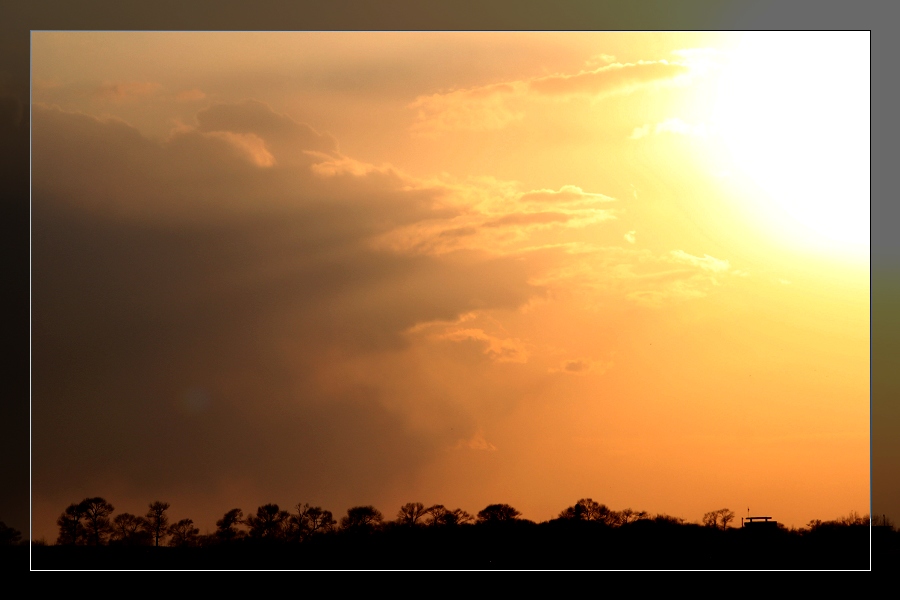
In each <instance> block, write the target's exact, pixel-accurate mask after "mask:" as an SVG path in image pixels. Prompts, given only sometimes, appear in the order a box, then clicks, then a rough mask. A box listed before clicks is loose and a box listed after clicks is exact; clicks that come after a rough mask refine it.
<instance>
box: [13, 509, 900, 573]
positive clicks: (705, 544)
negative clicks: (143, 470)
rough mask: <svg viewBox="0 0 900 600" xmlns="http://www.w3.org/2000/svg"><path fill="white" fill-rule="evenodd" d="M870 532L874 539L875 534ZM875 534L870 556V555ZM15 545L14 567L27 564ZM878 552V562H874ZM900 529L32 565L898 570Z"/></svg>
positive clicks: (539, 528) (121, 556) (101, 556)
mask: <svg viewBox="0 0 900 600" xmlns="http://www.w3.org/2000/svg"><path fill="white" fill-rule="evenodd" d="M870 532H871V537H870ZM870 540H871V554H870ZM27 550H28V548H27V547H21V548H9V549H6V553H7V555H6V557H5V559H4V563H5V565H4V566H5V567H11V566H12V565H13V564H15V563H19V564H22V563H25V564H27V561H28V557H27ZM870 557H871V562H870ZM898 559H900V533H898V532H895V531H892V530H890V529H886V528H872V529H871V530H870V528H869V527H868V526H852V527H838V528H832V529H825V528H823V529H821V530H816V531H812V532H807V533H805V534H803V535H801V534H799V533H797V532H790V531H785V530H771V531H750V530H747V529H743V530H742V529H730V530H728V531H718V530H711V529H709V528H705V527H699V526H692V525H660V524H658V523H652V522H649V521H648V522H645V523H642V522H640V521H639V522H636V523H633V524H630V525H628V526H624V527H619V528H608V527H605V526H602V525H601V526H594V524H592V523H552V522H551V523H544V524H540V525H536V524H533V523H527V522H526V523H508V524H502V525H499V526H462V527H456V528H451V529H444V530H441V529H435V528H413V529H394V530H392V531H390V532H381V533H374V534H361V535H351V534H332V535H323V536H320V537H318V538H315V539H312V540H309V541H307V542H304V543H302V544H288V543H264V542H263V541H259V540H257V541H254V540H244V541H241V542H232V543H230V544H222V545H217V546H210V547H195V548H166V547H160V548H153V547H121V546H120V547H116V546H101V547H63V546H35V547H32V549H31V569H33V570H43V569H49V570H60V569H101V570H107V569H137V570H167V569H196V570H207V569H227V570H233V569H292V570H295V569H297V570H302V569H437V570H444V569H528V570H531V569H554V570H555V569H654V570H656V569H678V570H682V569H828V570H832V569H854V570H856V569H858V570H868V569H869V568H870V566H871V568H872V570H873V571H879V570H887V569H891V570H893V569H894V568H896V566H897V565H898Z"/></svg>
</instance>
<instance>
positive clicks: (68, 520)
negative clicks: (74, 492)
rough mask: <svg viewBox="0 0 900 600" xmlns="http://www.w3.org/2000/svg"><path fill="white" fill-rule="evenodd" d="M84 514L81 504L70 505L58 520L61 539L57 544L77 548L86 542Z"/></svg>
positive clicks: (58, 538) (57, 540)
mask: <svg viewBox="0 0 900 600" xmlns="http://www.w3.org/2000/svg"><path fill="white" fill-rule="evenodd" d="M83 518H84V513H83V512H82V508H81V504H80V503H79V504H70V505H69V506H68V507H67V508H66V510H64V511H63V513H62V514H61V515H60V516H59V518H58V519H57V520H56V524H57V525H58V526H59V537H57V538H56V543H57V544H59V545H61V546H75V545H77V544H82V543H84V541H85V528H84V522H83V521H82V519H83Z"/></svg>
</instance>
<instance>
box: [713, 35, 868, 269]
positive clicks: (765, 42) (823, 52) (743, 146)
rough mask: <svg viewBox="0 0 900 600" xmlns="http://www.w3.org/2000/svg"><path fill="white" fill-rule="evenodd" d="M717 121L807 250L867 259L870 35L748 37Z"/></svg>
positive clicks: (770, 214)
mask: <svg viewBox="0 0 900 600" xmlns="http://www.w3.org/2000/svg"><path fill="white" fill-rule="evenodd" d="M713 119H714V126H715V128H716V129H717V131H718V132H719V133H720V135H721V136H722V141H723V142H724V143H725V145H726V147H727V148H728V149H729V151H730V152H731V155H732V158H733V160H734V162H735V164H736V166H737V167H738V168H739V169H741V170H742V171H743V172H744V173H745V174H746V175H748V176H749V177H750V178H752V180H753V181H755V182H756V183H757V184H758V185H759V186H760V187H761V188H762V189H763V190H765V191H766V192H767V193H768V195H769V198H768V199H767V200H768V201H769V202H771V203H772V204H768V202H767V201H766V199H760V201H759V204H760V208H763V210H764V211H765V214H766V216H767V218H772V219H775V220H777V221H779V222H778V223H777V225H779V226H780V227H781V228H782V229H784V230H786V231H788V232H789V233H790V235H791V236H792V237H793V238H794V239H795V240H796V241H797V242H799V243H801V244H804V245H815V246H818V247H822V248H831V249H832V250H837V251H838V252H841V253H844V254H847V253H852V254H855V255H859V254H862V253H865V254H866V255H867V254H868V249H869V34H868V33H866V32H851V33H829V32H803V33H777V32H773V33H754V34H746V35H745V36H744V37H743V39H742V42H741V43H740V45H739V46H738V47H737V48H736V49H735V51H734V53H733V55H732V60H731V61H729V63H728V64H727V65H726V68H725V69H724V72H723V76H722V78H721V80H720V87H719V97H718V101H717V106H716V110H715V114H714V115H713ZM767 204H768V206H766V205H767Z"/></svg>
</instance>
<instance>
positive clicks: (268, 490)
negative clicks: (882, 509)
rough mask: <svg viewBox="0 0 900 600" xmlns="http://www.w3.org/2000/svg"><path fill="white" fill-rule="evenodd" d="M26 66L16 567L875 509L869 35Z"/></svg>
mask: <svg viewBox="0 0 900 600" xmlns="http://www.w3.org/2000/svg"><path fill="white" fill-rule="evenodd" d="M32 44H33V48H32V49H33V56H32V59H33V62H32V64H33V71H32V77H33V100H34V105H33V113H32V123H33V128H32V135H33V138H32V148H33V153H32V160H33V172H32V175H33V196H32V207H33V271H32V272H33V340H32V341H33V396H32V411H33V446H32V452H33V470H32V474H33V488H32V495H33V509H34V520H33V528H34V536H35V537H36V538H40V537H41V536H43V537H45V538H46V539H47V540H48V541H53V540H55V537H56V529H55V520H56V517H57V516H58V514H59V513H60V512H62V510H63V509H64V508H65V507H66V506H67V505H68V504H69V503H71V502H76V501H80V500H81V499H82V498H84V497H87V496H97V495H100V496H103V497H105V498H106V499H107V500H109V501H110V502H112V503H113V504H114V505H115V506H116V508H117V511H129V512H136V513H139V512H143V511H144V510H145V508H146V505H147V504H148V503H149V502H151V501H153V500H157V499H160V500H164V501H167V502H170V504H171V505H172V509H171V512H172V516H173V517H174V518H175V519H180V518H186V517H190V518H192V519H194V521H195V522H196V523H197V524H198V526H200V527H201V531H204V530H205V529H211V528H212V527H213V526H214V522H215V520H216V519H218V518H221V516H222V514H224V513H225V512H226V511H227V510H229V509H231V508H234V507H241V508H243V509H244V511H245V512H247V511H248V510H255V508H256V507H257V506H259V505H261V504H264V503H268V502H276V503H278V504H280V505H282V507H284V508H287V507H290V506H293V505H295V504H297V503H298V502H309V503H312V504H318V505H321V506H323V507H324V508H327V509H329V510H332V511H333V512H334V513H335V514H343V512H344V511H346V509H347V508H349V507H350V506H354V505H359V504H374V505H375V506H376V507H378V508H379V509H381V510H382V512H384V513H385V515H386V516H392V515H393V514H394V512H395V510H396V509H397V508H399V506H400V505H401V504H403V503H405V502H411V501H421V502H424V503H426V504H433V503H441V504H444V505H447V506H451V507H456V506H459V507H461V508H463V509H465V510H468V511H469V512H471V513H473V514H474V513H475V512H477V511H478V510H480V509H481V508H483V507H484V506H486V505H488V504H491V503H497V502H505V503H509V504H512V505H513V506H515V507H516V508H517V509H519V510H520V511H521V512H522V513H523V516H525V517H526V518H530V519H533V520H537V521H540V520H546V519H550V518H553V517H555V516H556V514H557V513H558V512H559V511H561V510H563V509H564V508H565V507H567V506H570V505H572V504H573V503H574V502H575V501H577V500H578V499H579V498H582V497H592V498H594V499H595V500H597V501H600V502H604V503H606V504H607V505H609V506H610V507H611V508H613V509H623V508H626V507H630V508H633V509H636V510H647V511H649V512H651V513H668V514H672V515H675V516H680V517H683V518H685V519H686V520H688V521H699V519H700V518H701V517H702V515H703V513H705V512H707V511H710V510H714V509H717V508H721V507H726V506H727V507H729V508H731V509H732V510H734V511H735V512H736V513H737V514H738V515H745V514H746V510H747V509H748V508H749V509H750V511H751V513H754V514H765V515H771V516H772V517H774V518H776V519H777V520H779V521H781V522H784V523H786V524H788V525H794V526H798V527H799V526H802V525H804V524H805V523H807V522H808V521H809V520H810V519H814V518H820V519H830V518H835V517H837V516H839V515H842V514H847V513H848V512H849V511H851V510H856V511H859V512H860V513H863V512H867V511H868V506H869V253H868V248H869V229H868V224H869V179H868V175H869V166H868V165H869V154H868V153H869V129H868V128H869V35H868V33H844V34H832V33H802V34H801V33H785V34H718V33H689V34H680V33H527V34H525V33H324V32H323V33H228V34H224V33H223V34H215V33H53V32H42V33H34V34H33V35H32ZM836 82H838V84H836Z"/></svg>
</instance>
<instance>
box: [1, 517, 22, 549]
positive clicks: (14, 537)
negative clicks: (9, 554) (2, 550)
mask: <svg viewBox="0 0 900 600" xmlns="http://www.w3.org/2000/svg"><path fill="white" fill-rule="evenodd" d="M21 541H22V532H21V531H19V530H18V529H13V528H12V527H9V526H7V524H6V523H4V522H3V521H0V546H15V545H16V544H18V543H19V542H21Z"/></svg>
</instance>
